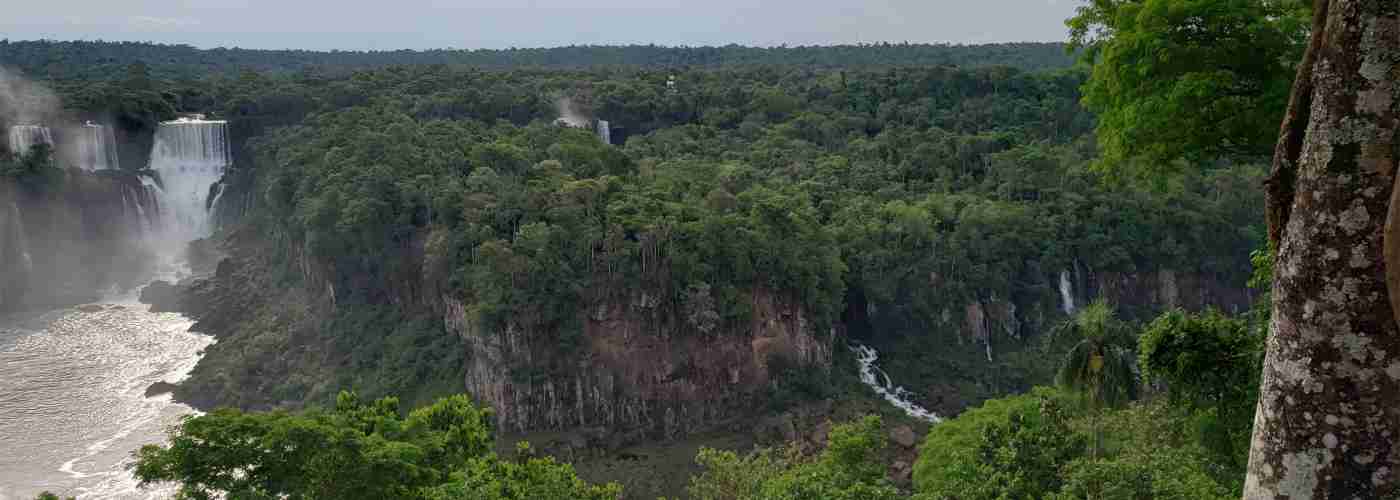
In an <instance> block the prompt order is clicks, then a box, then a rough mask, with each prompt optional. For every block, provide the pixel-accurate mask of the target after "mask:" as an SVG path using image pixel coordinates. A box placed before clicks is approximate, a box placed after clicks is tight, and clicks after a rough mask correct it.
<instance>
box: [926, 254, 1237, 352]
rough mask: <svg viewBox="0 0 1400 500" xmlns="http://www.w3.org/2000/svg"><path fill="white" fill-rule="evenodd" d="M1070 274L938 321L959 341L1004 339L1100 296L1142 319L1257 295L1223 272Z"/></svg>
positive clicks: (1230, 307)
mask: <svg viewBox="0 0 1400 500" xmlns="http://www.w3.org/2000/svg"><path fill="white" fill-rule="evenodd" d="M1066 275H1067V276H1075V278H1071V279H1069V280H1067V283H1068V286H1067V287H1065V288H1064V289H1062V290H1061V293H1060V294H1059V295H1054V294H1030V295H1028V296H1026V297H1021V300H1007V299H999V298H996V297H993V298H991V299H988V300H981V301H972V302H969V303H967V304H966V305H965V306H964V307H963V310H962V311H959V312H960V313H961V314H959V315H953V314H950V313H949V312H948V311H945V312H944V313H943V315H942V317H941V318H940V324H939V326H941V327H943V329H944V330H953V331H957V332H958V338H959V340H960V341H971V342H975V343H977V344H979V345H986V344H988V343H992V344H997V343H1003V344H1004V343H1008V342H1011V343H1015V342H1016V341H1019V340H1021V339H1022V338H1023V337H1027V336H1034V335H1035V334H1036V333H1037V332H1042V331H1046V330H1047V329H1049V328H1050V327H1053V326H1054V324H1055V323H1056V322H1059V321H1063V320H1064V319H1065V317H1066V316H1067V315H1068V314H1067V313H1071V312H1073V311H1075V310H1076V309H1077V307H1081V306H1083V305H1084V304H1087V303H1089V302H1092V301H1093V300H1096V299H1103V300H1106V301H1108V303H1109V304H1112V305H1113V306H1114V308H1115V309H1116V310H1117V311H1118V314H1119V315H1121V316H1124V317H1127V318H1132V319H1140V320H1141V319H1150V318H1151V316H1152V315H1155V314H1157V313H1159V312H1161V311H1165V310H1168V309H1176V308H1181V309H1186V310H1188V311H1199V310H1202V309H1206V308H1211V307H1213V308H1216V309H1220V310H1222V311H1225V312H1228V313H1239V312H1242V311H1244V310H1246V309H1248V308H1249V305H1250V302H1251V301H1252V300H1253V295H1252V294H1251V292H1250V290H1249V289H1247V288H1245V287H1244V286H1243V284H1234V283H1228V282H1226V281H1225V280H1223V279H1222V278H1220V277H1217V276H1210V275H1205V274H1201V273H1183V272H1178V271H1173V270H1170V269H1161V270H1156V271H1150V272H1143V273H1121V272H1098V273H1093V272H1080V273H1072V272H1066ZM1056 279H1058V278H1056ZM1051 283H1053V281H1051V280H1050V279H1047V281H1046V282H1045V283H1043V284H1042V287H1041V288H1048V287H1049V286H1050V284H1051ZM1066 299H1068V301H1067V300H1066ZM989 356H990V354H989Z"/></svg>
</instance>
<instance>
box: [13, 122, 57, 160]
mask: <svg viewBox="0 0 1400 500" xmlns="http://www.w3.org/2000/svg"><path fill="white" fill-rule="evenodd" d="M38 144H48V145H50V146H52V145H53V134H52V133H50V132H49V128H48V127H45V126H41V125H15V126H13V127H10V150H11V151H14V152H16V153H19V154H25V153H28V152H29V150H30V149H32V148H33V147H34V146H36V145H38Z"/></svg>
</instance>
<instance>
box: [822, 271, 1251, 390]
mask: <svg viewBox="0 0 1400 500" xmlns="http://www.w3.org/2000/svg"><path fill="white" fill-rule="evenodd" d="M854 296H856V297H860V296H859V294H856V295H854ZM1096 299H1104V300H1106V301H1108V303H1109V304H1111V305H1112V306H1113V307H1114V309H1115V311H1116V314H1117V315H1118V316H1119V317H1121V318H1124V319H1130V320H1137V321H1147V320H1150V319H1152V318H1153V317H1154V316H1156V315H1157V314H1159V313H1161V312H1162V311H1165V310H1168V309H1173V308H1182V309H1186V310H1190V311H1199V310H1201V309H1205V308H1207V307H1213V308H1216V309H1220V310H1222V311H1225V312H1228V313H1238V312H1243V311H1245V310H1246V309H1247V308H1248V307H1249V305H1250V302H1251V301H1252V300H1253V297H1252V295H1251V293H1250V291H1249V290H1248V289H1247V288H1245V287H1244V286H1243V280H1242V279H1238V278H1235V277H1223V276H1215V275H1209V274H1203V273H1198V272H1180V271H1174V270H1170V269H1159V270H1152V271H1146V272H1138V273H1123V272H1090V271H1087V270H1078V271H1076V270H1067V271H1065V272H1064V273H1056V274H1054V275H1050V276H1044V277H1040V278H1038V279H1036V278H1032V279H1027V280H1024V281H1023V282H1022V284H1021V285H1020V287H1019V288H1018V290H1017V292H1016V293H1014V294H1011V295H1010V296H1009V297H1006V296H995V295H993V296H989V297H987V298H984V299H981V300H970V301H966V302H958V301H949V303H948V305H946V306H945V307H943V308H942V309H941V310H939V311H938V313H937V314H936V315H934V317H933V318H921V317H915V316H914V315H912V314H909V313H908V311H907V310H906V309H902V308H900V307H894V306H890V305H886V304H866V303H863V302H862V301H861V300H851V299H850V298H849V297H848V299H847V302H848V304H847V305H848V310H847V312H846V314H845V315H844V317H843V319H844V320H845V321H846V322H847V324H848V325H850V326H851V327H852V331H854V332H859V333H857V336H858V337H859V338H861V339H862V340H863V341H865V342H868V343H870V344H872V345H873V346H875V347H876V348H877V349H879V351H880V353H881V357H880V363H881V367H882V368H883V369H884V370H885V371H886V372H888V373H889V374H890V376H891V377H892V378H893V379H894V380H895V381H896V382H897V383H899V384H902V385H904V386H905V387H906V388H908V389H910V390H911V391H913V392H915V393H916V395H917V396H918V398H917V399H918V401H919V403H920V404H921V405H923V406H924V407H926V408H929V409H931V410H933V411H935V412H936V413H939V414H943V415H953V414H957V413H959V412H961V411H962V410H963V409H964V408H967V407H968V406H970V405H975V404H978V403H980V402H981V401H983V400H986V399H988V398H992V397H998V396H1001V395H1004V394H1007V393H1014V392H1022V391H1025V390H1028V389H1030V388H1031V386H1033V385H1037V384H1046V383H1050V381H1051V380H1052V379H1053V374H1054V370H1055V368H1056V367H1057V366H1058V363H1059V359H1057V358H1054V357H1048V356H1051V353H1050V352H1048V351H1046V350H1045V347H1044V346H1045V345H1046V343H1045V342H1043V339H1044V337H1043V335H1044V334H1045V333H1046V332H1049V331H1051V330H1052V329H1053V328H1055V327H1056V326H1057V325H1059V324H1060V323H1062V322H1064V321H1066V320H1067V319H1069V315H1070V314H1072V313H1073V312H1075V311H1077V310H1078V308H1080V307H1083V306H1084V305H1085V304H1088V303H1089V302H1092V301H1094V300H1096ZM861 306H863V307H861ZM852 307H860V308H861V310H859V311H852V310H850V309H849V308H852Z"/></svg>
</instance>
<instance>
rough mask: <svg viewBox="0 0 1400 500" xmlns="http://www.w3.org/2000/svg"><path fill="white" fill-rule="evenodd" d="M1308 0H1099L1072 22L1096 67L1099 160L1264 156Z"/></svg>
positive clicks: (1093, 93)
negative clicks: (1100, 153)
mask: <svg viewBox="0 0 1400 500" xmlns="http://www.w3.org/2000/svg"><path fill="white" fill-rule="evenodd" d="M1308 4H1310V2H1306V1H1294V0H1283V1H1275V0H1094V1H1092V2H1090V3H1089V5H1086V6H1083V7H1080V9H1079V13H1078V15H1077V16H1075V17H1074V18H1072V19H1070V20H1069V21H1068V22H1067V24H1068V25H1069V27H1070V31H1071V40H1072V42H1071V45H1073V46H1075V47H1080V48H1083V49H1084V52H1083V54H1084V60H1085V61H1086V62H1088V63H1090V64H1091V65H1092V66H1093V74H1092V76H1091V77H1090V78H1089V81H1088V82H1087V83H1086V84H1085V86H1084V105H1085V106H1086V107H1088V108H1089V109H1090V110H1093V111H1094V112H1096V113H1098V116H1099V123H1098V128H1097V138H1098V144H1099V146H1100V149H1101V150H1102V152H1103V157H1102V159H1101V160H1100V163H1101V165H1104V166H1107V167H1114V168H1118V167H1127V166H1129V165H1141V167H1140V168H1144V169H1147V170H1151V171H1155V172H1161V171H1163V170H1168V169H1170V168H1172V165H1173V162H1175V161H1176V160H1178V159H1182V158H1185V159H1187V160H1191V161H1194V162H1203V161H1213V160H1214V159H1216V158H1218V157H1220V156H1222V155H1223V156H1231V157H1235V158H1249V159H1254V158H1261V157H1266V156H1267V155H1268V154H1269V153H1270V152H1272V151H1273V144H1274V141H1275V140H1276V139H1277V136H1278V123H1279V121H1280V120H1281V117H1282V113H1283V110H1284V107H1285V105H1286V104H1287V100H1288V96H1289V92H1290V89H1291V88H1292V82H1293V77H1294V71H1293V67H1294V65H1295V64H1297V62H1298V61H1299V60H1300V59H1301V56H1302V47H1303V43H1304V42H1305V40H1306V34H1307V33H1306V30H1307V27H1308V22H1307V20H1308V19H1309V13H1308Z"/></svg>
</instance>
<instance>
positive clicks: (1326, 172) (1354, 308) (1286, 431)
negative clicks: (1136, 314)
mask: <svg viewBox="0 0 1400 500" xmlns="http://www.w3.org/2000/svg"><path fill="white" fill-rule="evenodd" d="M1318 8H1319V20H1320V21H1322V22H1321V23H1318V24H1315V26H1314V30H1313V34H1312V36H1313V37H1314V40H1313V41H1314V43H1313V44H1312V48H1310V49H1309V52H1310V54H1309V56H1308V57H1307V58H1305V65H1306V66H1307V67H1304V68H1300V69H1299V78H1300V81H1299V82H1298V84H1296V85H1295V86H1294V92H1295V95H1294V99H1293V105H1292V106H1290V110H1289V119H1288V120H1286V121H1285V123H1284V131H1283V134H1281V135H1282V140H1284V141H1287V140H1290V138H1294V140H1295V141H1296V140H1297V138H1301V141H1300V142H1293V143H1292V145H1290V144H1281V146H1280V148H1279V150H1278V151H1279V155H1278V157H1276V158H1275V171H1274V175H1273V177H1272V179H1271V181H1270V182H1271V184H1270V186H1269V187H1270V189H1269V197H1270V203H1269V204H1270V225H1271V228H1270V233H1271V234H1270V236H1271V239H1272V240H1273V241H1274V242H1275V243H1276V244H1277V245H1278V257H1277V260H1276V261H1275V264H1274V284H1273V318H1272V325H1271V329H1270V330H1271V332H1270V337H1269V341H1268V353H1267V356H1266V358H1265V362H1264V371H1263V381H1262V385H1261V387H1260V398H1259V406H1258V408H1257V409H1256V411H1255V417H1254V435H1253V440H1252V443H1251V446H1250V454H1249V472H1248V476H1247V478H1246V481H1245V490H1244V498H1245V499H1285V498H1286V499H1292V500H1297V499H1311V498H1331V499H1344V498H1345V499H1351V498H1392V497H1393V496H1395V495H1400V447H1397V439H1400V328H1397V325H1396V316H1395V312H1396V311H1395V309H1394V308H1392V306H1391V298H1390V297H1391V295H1392V293H1391V290H1389V289H1388V287H1387V280H1386V276H1387V271H1389V272H1391V273H1396V272H1397V271H1400V261H1397V262H1394V263H1390V264H1387V263H1386V261H1387V259H1386V256H1387V255H1389V254H1392V253H1395V252H1394V249H1395V248H1397V246H1400V236H1394V235H1392V236H1390V237H1387V227H1389V226H1393V225H1396V224H1400V222H1391V223H1388V222H1387V219H1388V218H1400V215H1394V214H1392V211H1391V206H1392V204H1393V202H1392V196H1394V195H1396V194H1400V193H1396V189H1395V181H1396V148H1397V146H1400V144H1397V138H1396V135H1397V131H1398V130H1400V129H1397V126H1396V125H1397V124H1396V122H1397V119H1396V118H1397V111H1398V110H1400V106H1397V103H1400V95H1397V89H1398V88H1400V85H1397V83H1396V81H1397V79H1400V66H1397V61H1400V17H1397V10H1400V2H1397V1H1396V0H1323V1H1320V2H1319V6H1318ZM1299 103H1302V105H1301V106H1299ZM1295 107H1296V109H1295ZM1302 126H1306V127H1307V128H1306V129H1299V128H1298V127H1302ZM1300 132H1301V133H1300ZM1281 142H1282V141H1281ZM1276 217H1277V218H1276ZM1387 246H1389V247H1390V248H1392V252H1387V251H1386V248H1387ZM1398 260H1400V259H1398ZM1397 275H1400V274H1397ZM1395 292H1396V294H1400V290H1396V291H1395ZM1397 298H1400V297H1397Z"/></svg>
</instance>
